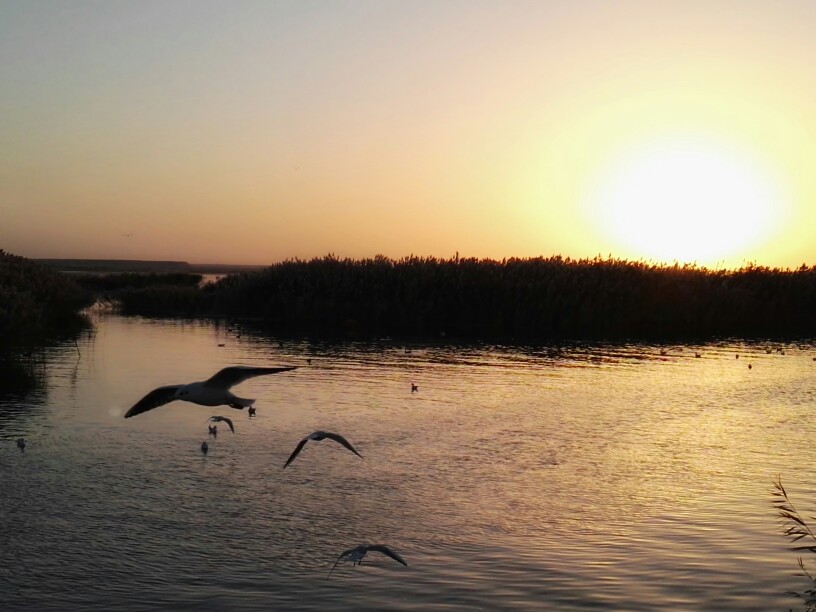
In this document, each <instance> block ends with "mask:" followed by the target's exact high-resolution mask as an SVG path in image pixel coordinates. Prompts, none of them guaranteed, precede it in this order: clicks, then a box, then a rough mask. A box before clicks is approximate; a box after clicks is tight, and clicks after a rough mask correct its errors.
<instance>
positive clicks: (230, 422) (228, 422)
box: [218, 417, 235, 433]
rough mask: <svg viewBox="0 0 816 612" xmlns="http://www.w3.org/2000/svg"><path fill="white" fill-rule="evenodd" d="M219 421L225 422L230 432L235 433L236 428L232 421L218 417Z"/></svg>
mask: <svg viewBox="0 0 816 612" xmlns="http://www.w3.org/2000/svg"><path fill="white" fill-rule="evenodd" d="M218 420H219V421H224V422H225V423H226V424H227V425H229V428H230V431H231V432H232V433H235V426H234V425H233V424H232V419H229V418H227V417H218Z"/></svg>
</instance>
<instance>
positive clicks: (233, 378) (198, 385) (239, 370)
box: [125, 366, 296, 419]
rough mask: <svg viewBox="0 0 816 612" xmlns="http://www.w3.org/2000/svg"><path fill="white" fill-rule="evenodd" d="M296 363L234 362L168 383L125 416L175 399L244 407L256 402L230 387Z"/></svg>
mask: <svg viewBox="0 0 816 612" xmlns="http://www.w3.org/2000/svg"><path fill="white" fill-rule="evenodd" d="M295 368H296V366H289V367H284V368H263V367H258V368H256V367H252V366H232V367H229V368H224V369H223V370H221V371H220V372H218V373H216V374H214V375H213V376H211V377H210V378H208V379H207V380H204V381H201V382H193V383H188V384H186V385H167V386H165V387H159V388H158V389H153V391H151V392H150V393H148V394H147V395H145V396H144V397H143V398H142V399H140V400H139V401H138V402H136V404H134V405H133V407H132V408H131V409H130V410H128V411H127V412H126V413H125V418H126V419H128V418H130V417H133V416H136V415H137V414H142V413H143V412H147V411H148V410H153V408H158V407H159V406H164V405H165V404H169V403H170V402H173V401H175V400H182V401H184V402H192V403H194V404H201V405H202V406H222V405H223V406H229V407H230V408H237V409H238V410H241V409H243V408H246V407H248V406H252V404H254V403H255V400H254V399H245V398H242V397H237V396H236V395H233V394H232V393H231V392H230V387H234V386H235V385H237V384H238V383H242V382H244V381H245V380H247V379H249V378H254V377H256V376H263V375H265V374H278V373H279V372H288V371H289V370H294V369H295Z"/></svg>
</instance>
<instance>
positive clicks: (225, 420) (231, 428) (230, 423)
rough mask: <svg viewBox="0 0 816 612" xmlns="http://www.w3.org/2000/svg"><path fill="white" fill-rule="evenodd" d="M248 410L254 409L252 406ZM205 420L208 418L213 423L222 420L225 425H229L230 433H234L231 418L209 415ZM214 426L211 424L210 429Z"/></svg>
mask: <svg viewBox="0 0 816 612" xmlns="http://www.w3.org/2000/svg"><path fill="white" fill-rule="evenodd" d="M250 410H252V411H254V410H255V409H254V408H250ZM207 420H208V421H212V422H213V423H220V422H221V421H223V422H224V423H226V424H227V425H229V428H230V431H231V432H232V433H235V425H233V424H232V419H228V418H227V417H225V416H211V417H210V418H209V419H207ZM215 427H216V426H215V425H213V426H212V427H211V428H210V429H215Z"/></svg>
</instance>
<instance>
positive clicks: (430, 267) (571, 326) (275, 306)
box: [122, 255, 816, 341]
mask: <svg viewBox="0 0 816 612" xmlns="http://www.w3.org/2000/svg"><path fill="white" fill-rule="evenodd" d="M122 303H123V307H124V310H125V312H128V313H138V314H151V313H153V314H173V315H184V316H188V315H193V316H196V315H205V316H214V317H220V316H231V317H250V318H253V319H257V320H259V321H262V322H263V324H264V325H265V326H266V327H267V328H269V329H271V330H274V331H278V332H281V333H293V334H306V335H321V336H360V335H363V336H382V335H389V336H396V337H440V336H444V337H446V338H463V339H513V340H522V341H526V340H561V339H565V340H566V339H578V340H582V339H586V340H628V339H632V340H637V339H642V340H689V339H706V338H713V337H745V338H768V337H803V336H814V335H816V266H814V267H806V266H802V267H801V268H798V269H796V270H789V269H784V270H781V269H777V268H773V269H771V268H766V267H761V266H755V265H749V266H746V267H744V268H741V269H738V270H708V269H706V268H703V267H698V266H696V265H677V264H675V265H672V266H667V265H658V264H652V263H646V262H639V261H626V260H620V259H612V258H608V259H605V258H601V257H596V258H594V259H580V260H572V259H569V258H562V257H559V256H556V257H549V258H543V257H537V258H511V259H503V260H500V261H498V260H491V259H474V258H470V259H465V258H459V257H458V256H457V257H454V258H451V259H437V258H435V257H417V256H414V255H412V256H410V257H404V258H401V259H398V260H392V259H389V258H387V257H383V256H377V257H374V258H372V259H358V260H354V259H348V258H347V259H339V258H337V257H335V256H333V255H328V256H326V257H322V258H315V259H312V260H309V261H302V260H298V259H294V260H288V261H284V262H281V263H277V264H274V265H271V266H269V267H268V268H265V269H263V270H259V271H255V272H248V273H242V274H235V275H230V276H227V277H224V278H222V279H221V280H219V281H218V282H215V283H210V284H207V285H205V286H204V287H201V288H200V289H199V288H193V287H150V288H146V289H144V290H135V291H131V292H128V293H127V294H125V295H123V296H122Z"/></svg>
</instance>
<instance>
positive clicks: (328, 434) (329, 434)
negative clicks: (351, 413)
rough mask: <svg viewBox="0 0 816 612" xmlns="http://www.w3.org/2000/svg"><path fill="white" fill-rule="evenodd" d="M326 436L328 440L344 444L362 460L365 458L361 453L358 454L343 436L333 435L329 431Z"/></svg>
mask: <svg viewBox="0 0 816 612" xmlns="http://www.w3.org/2000/svg"><path fill="white" fill-rule="evenodd" d="M325 434H326V437H327V438H331V439H332V440H334V441H335V442H339V443H340V444H342V445H343V446H345V447H346V448H347V449H349V450H350V451H351V452H352V453H354V454H355V455H357V456H358V457H359V458H360V459H362V458H363V456H362V455H361V454H360V453H358V452H357V450H356V449H355V448H354V447H353V446H352V445H351V442H349V441H348V440H346V439H345V438H344V437H343V436H341V435H340V434H336V433H331V432H329V431H327V432H325Z"/></svg>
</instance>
